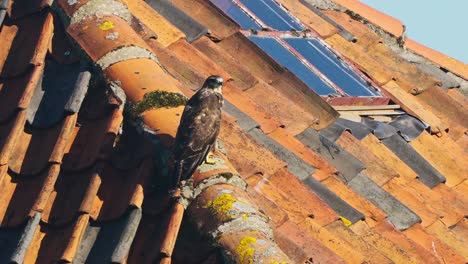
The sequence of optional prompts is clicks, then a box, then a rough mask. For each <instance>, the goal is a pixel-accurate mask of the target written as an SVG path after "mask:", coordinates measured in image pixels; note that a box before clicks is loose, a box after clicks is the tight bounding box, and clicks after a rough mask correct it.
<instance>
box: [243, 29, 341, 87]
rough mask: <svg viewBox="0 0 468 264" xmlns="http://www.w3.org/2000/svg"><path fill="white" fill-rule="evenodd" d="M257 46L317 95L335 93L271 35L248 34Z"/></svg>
mask: <svg viewBox="0 0 468 264" xmlns="http://www.w3.org/2000/svg"><path fill="white" fill-rule="evenodd" d="M249 39H250V40H251V41H253V42H254V43H255V44H256V45H257V46H258V47H260V48H261V49H262V50H263V51H265V52H266V53H267V54H268V55H270V56H271V57H272V58H273V59H274V60H276V61H277V62H278V63H279V64H281V65H282V66H283V67H285V68H287V69H288V70H290V71H291V72H292V73H294V74H295V75H296V76H297V77H298V78H299V79H301V80H302V81H303V82H304V83H305V84H307V85H308V86H309V87H311V88H312V89H313V90H314V91H316V92H317V93H318V94H319V95H329V94H337V92H336V91H335V90H334V89H333V88H332V87H331V86H330V85H328V84H327V83H326V82H325V81H324V80H322V79H320V78H319V77H318V76H317V75H315V73H313V72H312V71H311V70H310V69H309V68H308V67H307V66H306V65H305V64H304V63H302V62H301V61H300V60H299V58H297V57H296V56H294V54H292V53H291V52H290V51H289V50H288V49H287V48H286V47H284V46H283V45H282V44H281V43H280V42H278V41H277V40H276V39H274V38H271V37H259V36H249Z"/></svg>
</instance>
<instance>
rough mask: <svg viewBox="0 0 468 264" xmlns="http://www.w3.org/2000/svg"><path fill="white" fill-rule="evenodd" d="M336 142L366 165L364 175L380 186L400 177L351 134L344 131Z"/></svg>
mask: <svg viewBox="0 0 468 264" xmlns="http://www.w3.org/2000/svg"><path fill="white" fill-rule="evenodd" d="M336 142H337V143H338V145H340V146H341V147H342V148H343V149H345V150H347V151H349V152H350V153H351V154H353V155H354V156H355V157H356V158H358V159H359V160H360V161H362V162H363V163H364V164H365V165H366V168H365V170H364V173H365V174H366V175H367V176H369V178H371V179H372V180H373V181H374V182H375V183H377V184H378V185H383V184H385V183H386V182H388V181H389V180H391V179H392V178H394V177H398V176H399V175H398V173H396V172H395V171H394V170H393V168H392V167H387V166H386V165H385V163H383V162H382V161H381V159H380V158H379V157H378V156H376V155H374V154H373V153H372V151H370V150H369V149H368V148H367V147H366V146H365V145H363V144H361V142H360V141H359V140H358V139H357V138H355V137H354V136H353V135H352V134H351V133H350V132H348V131H344V132H343V134H341V136H340V137H339V138H338V140H337V141H336Z"/></svg>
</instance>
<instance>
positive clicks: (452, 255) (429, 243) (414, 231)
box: [403, 224, 466, 263]
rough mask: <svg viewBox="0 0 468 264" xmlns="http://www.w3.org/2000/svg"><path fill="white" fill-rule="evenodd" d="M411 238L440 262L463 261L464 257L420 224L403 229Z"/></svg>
mask: <svg viewBox="0 0 468 264" xmlns="http://www.w3.org/2000/svg"><path fill="white" fill-rule="evenodd" d="M403 233H404V234H405V235H406V236H407V237H409V238H410V239H411V240H413V241H414V242H416V243H417V244H419V245H420V246H422V247H423V248H424V249H426V250H427V251H429V252H431V253H432V254H433V255H434V256H436V257H437V259H438V260H439V261H440V262H442V263H465V261H466V259H465V258H464V257H463V256H462V255H460V254H458V253H457V251H455V249H453V248H451V247H450V246H449V245H447V244H446V243H444V242H443V241H441V240H440V239H439V238H437V237H436V236H433V235H431V234H429V233H428V231H426V230H425V229H424V228H423V227H422V226H421V225H420V224H415V225H413V226H412V227H410V228H408V229H406V230H405V231H403Z"/></svg>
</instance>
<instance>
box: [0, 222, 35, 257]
mask: <svg viewBox="0 0 468 264" xmlns="http://www.w3.org/2000/svg"><path fill="white" fill-rule="evenodd" d="M41 216H42V214H41V213H36V214H35V215H34V216H33V217H32V218H30V219H29V220H28V222H27V223H26V225H25V226H24V227H23V228H15V229H6V230H1V229H0V263H23V261H24V255H25V254H26V250H27V249H28V247H29V245H30V244H31V241H32V238H33V236H34V232H35V231H36V229H37V227H38V226H39V222H40V220H41Z"/></svg>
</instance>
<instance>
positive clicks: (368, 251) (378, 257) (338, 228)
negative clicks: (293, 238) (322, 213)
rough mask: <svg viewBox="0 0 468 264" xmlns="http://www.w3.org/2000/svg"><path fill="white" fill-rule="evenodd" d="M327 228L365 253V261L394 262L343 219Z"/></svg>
mask: <svg viewBox="0 0 468 264" xmlns="http://www.w3.org/2000/svg"><path fill="white" fill-rule="evenodd" d="M326 229H328V230H329V231H330V232H332V233H333V234H334V235H335V236H337V237H338V238H340V239H342V240H344V241H346V243H348V244H349V245H352V247H353V248H355V249H357V250H358V251H359V252H361V253H362V254H363V255H364V258H365V261H367V262H368V263H392V261H391V260H390V259H388V258H387V257H386V256H385V255H384V254H382V253H381V252H380V251H379V250H378V249H376V248H374V247H373V246H371V245H370V244H368V243H366V242H365V241H364V240H363V239H362V238H360V237H359V236H358V235H357V234H355V233H354V232H353V231H352V230H351V229H349V228H347V227H345V226H344V224H343V223H342V222H341V221H336V222H334V223H331V224H330V225H328V226H327V227H326Z"/></svg>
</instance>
